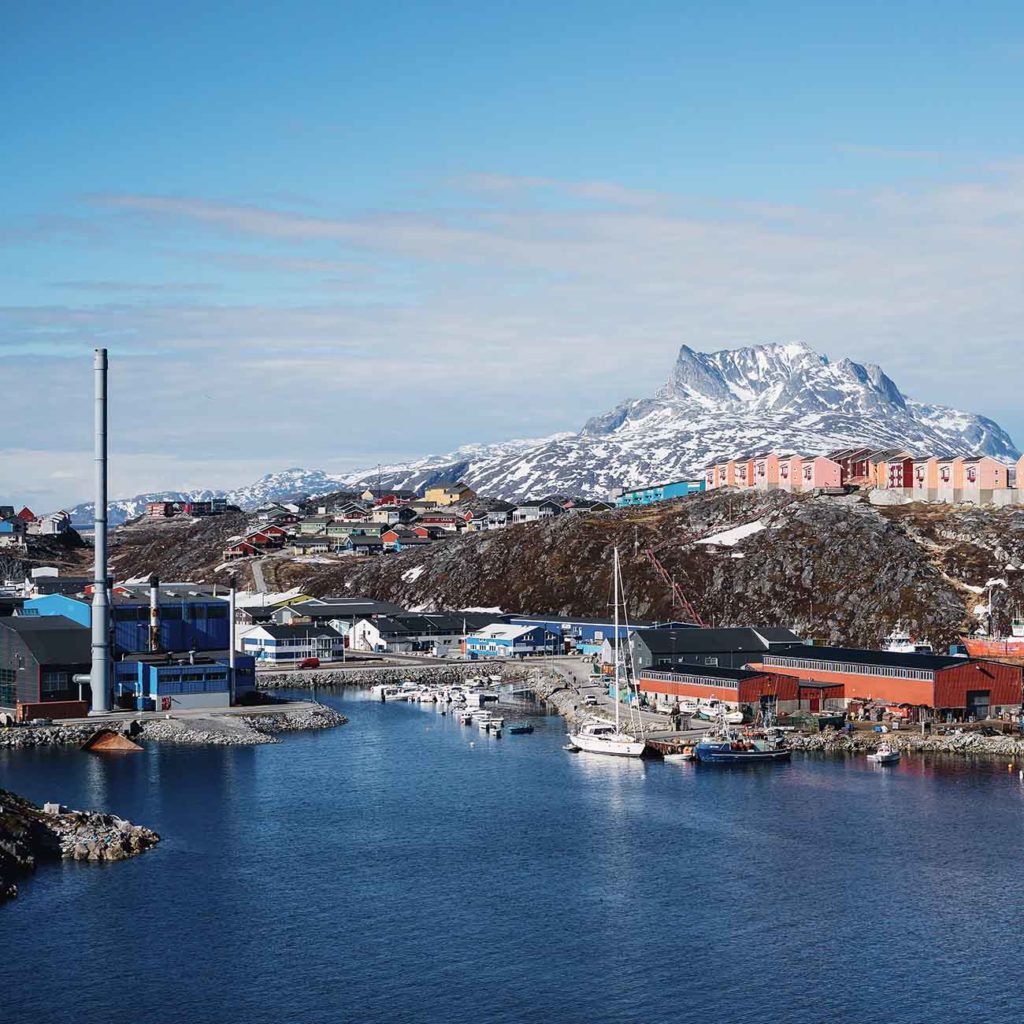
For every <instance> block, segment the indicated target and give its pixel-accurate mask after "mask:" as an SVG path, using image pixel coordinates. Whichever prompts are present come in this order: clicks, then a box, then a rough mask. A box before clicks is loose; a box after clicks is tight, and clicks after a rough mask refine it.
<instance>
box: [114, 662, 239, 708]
mask: <svg viewBox="0 0 1024 1024" xmlns="http://www.w3.org/2000/svg"><path fill="white" fill-rule="evenodd" d="M229 671H230V666H229V663H228V653H227V651H219V652H208V653H206V654H194V653H192V652H189V653H188V654H161V653H156V654H136V655H133V656H131V657H128V658H125V659H124V660H122V661H115V662H114V665H113V675H114V679H113V683H114V700H115V702H116V703H117V705H118V706H119V707H123V708H135V709H138V710H140V711H174V710H177V709H179V708H205V707H208V708H218V707H227V705H228V691H229V681H228V673H229ZM255 688H256V662H255V660H254V659H253V658H252V657H251V656H250V655H248V654H236V655H235V700H236V702H237V701H238V700H240V699H241V698H244V697H245V696H246V695H247V694H249V693H251V692H252V691H253V690H255Z"/></svg>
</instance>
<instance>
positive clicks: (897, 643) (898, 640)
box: [882, 620, 934, 654]
mask: <svg viewBox="0 0 1024 1024" xmlns="http://www.w3.org/2000/svg"><path fill="white" fill-rule="evenodd" d="M882 650H883V651H889V652H891V653H893V654H933V653H934V652H933V650H932V645H931V644H930V643H928V641H927V640H915V639H914V638H913V637H912V636H911V635H910V631H909V630H908V629H907V628H906V627H905V626H904V625H903V622H902V620H900V621H897V623H896V625H895V626H893V628H892V632H891V633H890V634H889V635H888V636H886V637H883V638H882Z"/></svg>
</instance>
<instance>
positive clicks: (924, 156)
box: [0, 0, 1024, 507]
mask: <svg viewBox="0 0 1024 1024" xmlns="http://www.w3.org/2000/svg"><path fill="white" fill-rule="evenodd" d="M210 7H213V8H214V9H213V10H211V9H209V8H210ZM0 58H2V59H0V97H2V100H0V102H2V103H3V111H2V114H3V117H2V120H0V144H2V147H3V152H4V160H3V165H2V166H3V185H4V187H3V188H2V189H0V372H2V373H3V374H4V377H5V379H6V381H7V384H8V387H7V388H6V389H5V390H6V392H7V401H8V413H9V416H8V422H10V423H14V424H17V425H18V426H17V429H15V430H14V431H12V432H11V433H10V434H9V435H8V437H7V439H6V440H5V442H2V443H0V447H2V449H3V450H2V451H0V489H2V490H3V492H4V493H5V494H8V496H9V499H10V500H18V499H19V498H20V499H22V500H27V501H30V502H33V503H35V504H37V505H41V506H43V507H47V506H52V505H55V504H60V503H68V502H71V501H74V500H78V499H79V498H82V497H85V496H87V493H88V474H89V471H90V469H89V463H88V454H87V453H88V449H89V444H90V435H89V429H90V427H89V408H88V399H89V393H88V389H89V383H90V382H89V373H88V368H89V359H90V353H91V349H92V347H93V346H94V345H96V344H106V345H107V346H108V347H109V348H110V350H111V356H112V361H113V366H114V370H113V378H112V385H111V386H112V392H113V399H114V403H115V405H114V414H113V415H114V426H115V438H116V440H115V453H116V455H117V460H116V462H115V466H114V487H115V489H116V490H118V491H119V492H121V493H131V492H134V491H137V490H142V489H150V488H157V487H163V486H167V487H176V486H193V485H211V486H216V485H225V486H230V485H235V484H240V483H245V482H248V480H250V479H251V478H253V477H255V476H257V475H259V474H260V473H261V472H263V471H264V470H272V469H276V468H281V467H283V466H286V465H295V464H305V465H310V466H319V467H323V468H327V469H332V470H344V469H348V468H354V467H358V466H362V465H369V464H373V463H376V462H377V461H378V460H380V459H383V460H393V459H398V458H402V457H406V456H415V455H420V454H425V453H426V452H430V451H444V450H448V449H451V448H453V447H455V446H457V445H458V444H460V443H463V442H466V441H492V440H502V439H506V438H510V437H522V436H539V435H542V434H546V433H550V432H553V431H557V430H565V429H573V428H575V427H577V426H578V425H579V424H581V423H582V421H583V420H584V419H586V418H587V417H588V416H589V415H591V414H593V413H596V412H599V411H601V410H603V409H604V408H606V407H608V406H610V405H611V404H613V403H615V402H616V401H618V400H620V399H622V398H625V397H630V396H640V395H643V394H647V393H650V392H651V391H652V390H653V389H654V388H655V387H656V386H657V384H658V383H659V382H660V381H661V380H663V379H664V378H665V377H666V376H667V373H668V370H669V367H670V364H671V362H672V359H673V356H674V352H675V349H676V348H677V347H678V345H679V344H681V343H683V342H685V343H687V344H690V345H692V346H694V347H696V348H702V349H714V348H719V347H725V346H729V345H738V344H750V343H755V342H759V341H769V340H790V339H795V338H800V339H802V340H804V341H806V342H807V343H809V344H810V345H812V346H813V347H815V348H816V349H818V350H819V351H822V352H825V353H827V354H828V355H830V356H832V357H835V358H839V357H842V356H850V357H852V358H854V359H858V360H861V361H877V362H879V363H881V364H882V365H883V366H884V367H885V369H886V370H887V371H888V372H889V373H890V374H891V375H892V376H893V377H894V378H895V379H896V381H897V383H899V384H900V385H901V387H903V389H904V390H905V391H907V392H909V393H910V394H912V395H913V396H914V397H917V398H921V399H924V400H929V401H935V402H944V403H947V404H951V405H955V406H960V407H963V408H967V409H970V410H972V411H978V412H982V413H985V414H987V415H991V416H993V417H994V418H996V419H998V420H999V421H1000V422H1002V423H1003V424H1004V426H1006V427H1007V428H1008V429H1009V430H1010V431H1011V433H1012V434H1014V436H1015V437H1016V438H1017V439H1018V442H1019V441H1020V440H1021V438H1022V437H1024V413H1022V412H1020V410H1019V404H1020V403H1019V398H1018V396H1019V387H1020V385H1019V381H1020V373H1019V371H1018V370H1017V355H1016V354H1017V352H1018V351H1019V347H1020V341H1021V339H1022V334H1024V331H1022V329H1021V322H1022V319H1021V315H1022V313H1024V288H1022V285H1024V281H1022V272H1021V267H1022V266H1024V260H1022V256H1024V252H1022V248H1024V242H1022V239H1024V234H1022V232H1021V227H1022V224H1021V221H1022V214H1024V160H1022V148H1024V144H1022V140H1021V130H1020V125H1021V124H1024V109H1022V108H1024V88H1022V86H1024V81H1022V78H1024V10H1022V8H1021V7H1020V5H1019V4H1011V3H982V4H978V3H973V4H966V3H948V2H947V3H942V2H933V3H924V2H916V3H915V2H909V3H903V4H899V5H893V4H881V3H874V4H873V3H856V4H854V3H850V4H820V3H813V4H812V3H806V4H798V3H772V4H768V3H745V4H741V3H721V4H715V5H709V4H687V3H679V2H676V3H656V2H648V3H645V2H632V3H628V4H627V3H601V2H595V0H591V2H588V3H571V2H570V3H559V4H557V5H552V4H549V3H545V4H540V3H531V2H520V3H516V4H499V3H480V2H477V3H461V2H451V3H417V4H407V3H386V4H382V3H376V4H370V3H333V4H309V3H305V4H304V3H293V4H289V5H284V4H280V5H275V4H266V5H242V4H237V5H236V4H214V5H208V4H192V3H180V4H176V5H173V7H172V6H171V5H164V6H163V8H162V9H160V10H147V9H145V7H144V6H143V5H137V4H133V5H128V4H123V5H122V4H112V3H108V4H103V3H97V4H92V5H81V4H62V3H54V4H50V5H48V6H45V7H44V6H43V5H34V6H33V5H20V6H17V7H15V8H12V9H10V10H8V11H7V12H6V13H5V30H4V33H3V38H2V41H0Z"/></svg>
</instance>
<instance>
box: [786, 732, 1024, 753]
mask: <svg viewBox="0 0 1024 1024" xmlns="http://www.w3.org/2000/svg"><path fill="white" fill-rule="evenodd" d="M883 739H884V740H885V741H887V742H888V744H889V746H891V747H894V748H896V749H898V750H900V751H901V752H903V753H919V754H965V755H969V756H973V755H978V756H981V757H986V756H988V757H1004V756H1006V757H1013V758H1016V759H1018V760H1024V739H1022V738H1021V737H1018V736H1015V735H1003V736H983V735H982V734H981V733H980V732H973V731H966V730H959V729H958V730H955V731H953V732H951V733H947V734H946V735H945V736H939V735H936V734H934V733H928V734H925V735H922V734H921V733H920V732H911V731H910V730H907V731H895V732H888V733H877V732H873V731H872V732H867V731H860V730H858V731H856V732H854V733H853V735H852V736H848V735H847V734H846V733H844V732H837V731H836V730H834V729H826V730H825V731H824V732H820V733H814V734H811V735H804V734H801V733H795V734H793V735H792V736H790V739H789V741H790V745H791V746H792V748H793V749H794V750H803V751H811V752H821V753H827V754H868V753H870V752H871V751H874V750H877V749H878V746H879V744H880V743H881V742H882V740H883Z"/></svg>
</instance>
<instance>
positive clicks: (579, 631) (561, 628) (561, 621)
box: [509, 615, 692, 654]
mask: <svg viewBox="0 0 1024 1024" xmlns="http://www.w3.org/2000/svg"><path fill="white" fill-rule="evenodd" d="M509 621H510V622H511V623H512V624H513V625H516V626H543V627H544V628H545V629H546V630H548V631H549V632H551V633H554V634H555V635H556V636H557V637H558V638H559V642H558V653H559V654H561V653H563V652H565V651H567V650H571V651H575V652H576V653H577V654H600V653H601V649H602V646H603V645H604V642H605V640H608V639H611V638H612V637H614V636H615V635H616V633H615V623H614V621H613V620H612V619H584V618H564V617H561V616H558V615H513V616H512V617H511V618H510V619H509ZM689 625H692V623H687V622H672V623H662V624H661V626H662V628H665V629H669V628H671V629H685V628H686V627H687V626H689ZM654 626H655V624H654V623H653V622H642V621H630V623H629V624H628V626H627V624H626V623H625V622H620V623H619V631H618V636H619V637H620V638H622V639H625V637H627V636H628V635H629V633H631V632H632V631H633V630H634V629H653V628H654Z"/></svg>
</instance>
